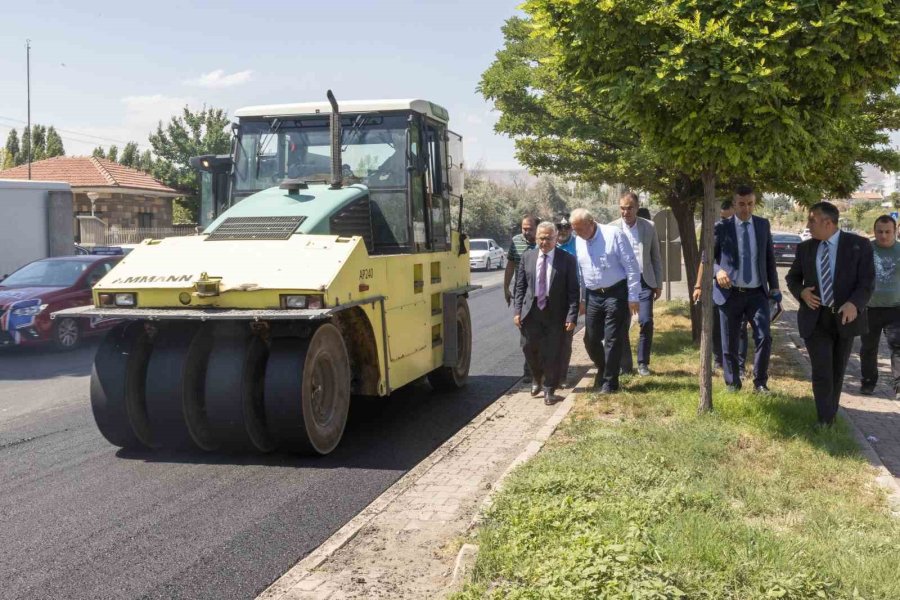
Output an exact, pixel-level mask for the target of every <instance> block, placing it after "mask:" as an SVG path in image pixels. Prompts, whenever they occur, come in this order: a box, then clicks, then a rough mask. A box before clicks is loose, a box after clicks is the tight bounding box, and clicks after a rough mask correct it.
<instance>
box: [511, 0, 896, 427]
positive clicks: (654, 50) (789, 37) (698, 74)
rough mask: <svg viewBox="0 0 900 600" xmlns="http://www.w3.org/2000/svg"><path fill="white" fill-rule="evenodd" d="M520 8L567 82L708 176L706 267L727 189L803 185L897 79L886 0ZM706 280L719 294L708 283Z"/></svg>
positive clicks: (705, 345) (705, 340) (706, 323)
mask: <svg viewBox="0 0 900 600" xmlns="http://www.w3.org/2000/svg"><path fill="white" fill-rule="evenodd" d="M524 9H525V10H526V11H527V12H528V13H530V14H531V15H532V18H533V19H534V22H535V24H536V25H535V30H536V33H537V35H539V36H542V37H545V38H547V39H550V40H553V41H554V44H553V49H554V55H553V57H552V63H553V64H554V65H555V66H556V67H557V68H558V69H559V70H560V72H562V73H564V74H565V76H566V78H567V79H568V80H570V81H571V82H572V83H573V84H574V85H577V86H582V87H584V88H585V89H587V90H589V91H591V93H592V94H593V95H595V96H597V97H601V98H603V99H604V101H605V104H606V105H607V106H608V108H609V110H610V111H611V112H612V114H615V115H616V116H617V117H618V118H620V119H622V120H623V121H624V122H625V123H627V124H628V125H629V126H630V127H631V128H632V129H634V130H635V131H636V132H638V133H639V134H640V135H641V137H642V139H643V140H645V141H646V142H647V143H648V144H649V145H650V146H651V147H652V148H654V149H656V150H657V151H658V152H660V153H662V154H663V155H665V156H666V157H667V159H668V160H670V161H671V162H672V163H673V164H674V166H676V167H677V168H678V169H680V170H682V171H684V172H685V173H687V174H689V175H691V176H693V177H699V178H700V180H701V181H702V183H703V193H704V225H703V233H704V236H703V237H704V249H705V251H706V252H705V256H706V258H705V260H706V261H707V268H709V267H710V265H709V260H710V258H711V257H712V225H713V222H714V220H715V212H716V209H717V206H716V204H717V203H716V185H717V183H718V182H719V181H721V180H722V179H729V178H744V177H749V178H754V177H755V176H757V175H758V174H761V173H766V172H768V173H773V172H778V173H781V174H782V175H783V177H785V178H790V177H802V176H803V174H804V173H805V172H806V171H807V170H808V169H809V168H810V167H815V166H816V165H820V164H822V163H823V162H825V161H826V160H827V158H828V153H829V151H830V150H831V149H832V148H834V147H835V146H836V145H837V144H836V138H837V137H838V136H839V135H840V131H841V125H846V123H847V120H848V119H849V118H851V117H852V116H853V115H854V114H855V113H857V112H859V111H860V110H861V107H862V106H863V104H864V103H865V100H866V98H867V96H868V95H869V94H880V93H886V92H889V91H890V90H891V89H893V88H894V87H895V86H896V85H897V83H898V74H900V61H898V59H900V46H898V45H897V44H895V43H894V41H893V40H895V39H896V38H897V36H898V34H900V19H898V18H897V17H898V14H897V12H898V9H897V8H896V7H895V6H894V4H893V3H891V4H889V5H887V6H886V5H885V3H884V2H882V1H881V0H858V1H856V2H853V3H848V2H828V1H824V0H823V1H820V2H802V3H801V2H790V1H784V0H758V1H754V2H736V3H722V2H711V1H709V0H706V1H704V0H700V1H698V0H674V1H664V0H624V1H621V0H619V1H612V0H600V1H599V2H590V3H589V2H573V1H572V0H528V1H526V3H525V4H524ZM886 10H890V11H891V14H888V13H887V12H886ZM702 285H703V292H702V293H703V294H704V297H706V298H709V297H710V293H711V287H712V281H711V279H708V278H704V281H703V282H702ZM711 333H712V307H711V303H709V302H706V303H704V306H703V334H702V337H701V376H700V407H699V409H700V411H701V412H705V411H708V410H711V409H712V388H711V368H710V367H711V350H712V345H711Z"/></svg>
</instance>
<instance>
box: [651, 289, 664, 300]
mask: <svg viewBox="0 0 900 600" xmlns="http://www.w3.org/2000/svg"><path fill="white" fill-rule="evenodd" d="M660 296H662V288H661V287H658V288H653V299H654V300H659V297H660Z"/></svg>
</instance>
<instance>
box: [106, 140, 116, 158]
mask: <svg viewBox="0 0 900 600" xmlns="http://www.w3.org/2000/svg"><path fill="white" fill-rule="evenodd" d="M106 158H108V159H109V160H111V161H113V162H118V161H119V147H118V146H116V145H115V144H113V145H112V146H110V147H109V150H107V151H106Z"/></svg>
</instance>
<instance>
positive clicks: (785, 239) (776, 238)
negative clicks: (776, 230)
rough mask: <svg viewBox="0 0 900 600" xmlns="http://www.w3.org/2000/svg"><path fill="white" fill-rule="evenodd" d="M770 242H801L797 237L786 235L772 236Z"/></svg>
mask: <svg viewBox="0 0 900 600" xmlns="http://www.w3.org/2000/svg"><path fill="white" fill-rule="evenodd" d="M772 240H773V241H776V242H802V241H803V240H801V239H800V236H799V235H794V234H787V235H774V236H772Z"/></svg>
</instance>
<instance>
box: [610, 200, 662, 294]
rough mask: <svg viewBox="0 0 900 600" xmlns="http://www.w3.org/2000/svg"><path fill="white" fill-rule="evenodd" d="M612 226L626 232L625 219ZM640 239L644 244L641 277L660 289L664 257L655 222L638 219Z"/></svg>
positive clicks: (613, 223)
mask: <svg viewBox="0 0 900 600" xmlns="http://www.w3.org/2000/svg"><path fill="white" fill-rule="evenodd" d="M610 225H615V226H616V227H618V228H619V229H621V230H622V231H625V219H616V220H615V221H613V222H612V223H610ZM637 228H638V239H639V240H640V242H641V244H642V248H643V250H642V252H641V255H642V256H641V262H642V263H643V264H641V277H643V278H644V281H645V282H646V283H647V285H649V286H650V287H652V288H660V287H662V284H663V266H662V256H661V255H660V252H659V236H658V235H656V227H654V226H653V221H648V220H647V219H644V218H642V217H638V218H637Z"/></svg>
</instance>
